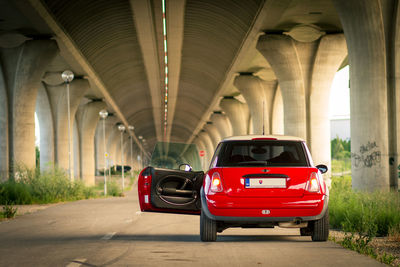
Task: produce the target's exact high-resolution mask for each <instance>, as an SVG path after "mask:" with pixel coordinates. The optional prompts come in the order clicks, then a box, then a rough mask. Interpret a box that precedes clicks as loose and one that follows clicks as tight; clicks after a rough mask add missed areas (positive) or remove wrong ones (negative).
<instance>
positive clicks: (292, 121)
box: [257, 34, 347, 178]
mask: <svg viewBox="0 0 400 267" xmlns="http://www.w3.org/2000/svg"><path fill="white" fill-rule="evenodd" d="M257 49H258V50H259V51H260V52H261V53H262V54H263V55H264V57H265V58H266V59H267V60H268V62H269V63H270V64H271V67H272V68H273V70H274V72H275V74H276V76H277V78H278V81H279V85H280V87H281V90H282V96H283V103H284V122H285V123H284V128H285V130H284V132H285V134H287V135H294V136H298V137H301V138H303V139H305V140H306V141H307V143H308V146H309V147H310V150H311V153H312V155H313V159H314V162H315V163H316V164H320V163H321V164H326V165H328V167H330V124H329V95H330V87H331V84H332V80H333V78H334V75H335V73H336V71H337V69H338V68H339V66H340V65H341V63H342V62H343V60H344V58H345V56H346V54H347V51H346V42H345V39H344V35H343V34H328V35H324V36H322V37H321V38H319V39H318V40H316V41H313V42H299V41H296V40H294V39H292V38H291V37H289V36H286V35H278V34H271V35H269V34H268V35H264V36H261V37H260V39H259V42H258V44H257ZM325 177H326V178H328V177H329V173H328V175H325Z"/></svg>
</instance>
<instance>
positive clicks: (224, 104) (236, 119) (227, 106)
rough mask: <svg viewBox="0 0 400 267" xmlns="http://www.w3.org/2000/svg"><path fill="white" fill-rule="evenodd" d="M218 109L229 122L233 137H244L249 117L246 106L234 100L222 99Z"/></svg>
mask: <svg viewBox="0 0 400 267" xmlns="http://www.w3.org/2000/svg"><path fill="white" fill-rule="evenodd" d="M220 107H221V109H222V110H223V111H224V112H225V114H226V116H227V117H228V118H229V120H230V122H231V125H232V130H233V135H246V134H247V133H248V122H249V115H250V114H249V108H248V106H247V105H246V104H243V103H241V102H240V101H238V100H236V99H235V98H223V99H222V100H221V103H220Z"/></svg>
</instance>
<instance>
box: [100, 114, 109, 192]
mask: <svg viewBox="0 0 400 267" xmlns="http://www.w3.org/2000/svg"><path fill="white" fill-rule="evenodd" d="M99 115H100V118H102V119H103V152H104V195H105V196H106V195H107V174H106V170H107V150H106V118H107V116H108V112H107V110H105V109H102V110H100V112H99Z"/></svg>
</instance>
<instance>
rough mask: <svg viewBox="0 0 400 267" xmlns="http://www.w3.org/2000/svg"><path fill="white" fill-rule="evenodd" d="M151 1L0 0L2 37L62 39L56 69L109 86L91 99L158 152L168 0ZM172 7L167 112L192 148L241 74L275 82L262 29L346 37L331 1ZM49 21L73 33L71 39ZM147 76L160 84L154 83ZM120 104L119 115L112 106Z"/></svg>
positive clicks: (178, 0) (260, 0)
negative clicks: (305, 29) (304, 29)
mask: <svg viewBox="0 0 400 267" xmlns="http://www.w3.org/2000/svg"><path fill="white" fill-rule="evenodd" d="M144 1H145V0H143V2H142V1H141V0H113V1H110V0H80V1H68V0H28V1H26V0H15V1H7V0H0V39H1V35H2V34H4V33H10V32H17V33H19V34H22V35H23V36H25V37H26V38H43V37H46V36H47V37H49V36H50V37H51V36H54V37H55V38H56V40H57V41H58V44H59V47H60V55H59V56H57V57H56V59H55V60H54V61H53V62H52V63H51V64H50V66H49V69H48V72H56V71H61V70H62V69H64V68H66V67H68V66H69V68H71V69H72V70H73V71H74V72H75V73H76V74H77V75H79V76H87V78H88V79H89V81H92V80H93V81H96V79H99V80H101V82H102V84H104V88H105V89H106V91H107V92H108V93H109V96H110V97H111V98H107V95H106V94H104V88H101V86H99V83H98V82H97V83H96V82H93V83H91V84H92V85H93V86H92V87H93V88H92V89H91V91H90V92H89V93H88V96H87V97H99V98H100V97H102V94H103V97H105V98H106V101H108V104H109V108H110V111H111V112H113V111H115V113H116V114H117V116H119V117H120V118H119V119H120V120H121V121H125V120H126V121H127V122H128V123H129V124H132V125H134V126H135V134H136V135H142V136H143V137H144V138H146V140H147V143H148V147H149V149H152V147H153V146H154V144H155V143H156V142H157V141H162V140H160V139H162V138H163V137H162V136H163V135H162V134H160V132H161V131H162V129H160V128H161V127H162V125H163V123H164V108H163V103H164V83H165V75H164V69H165V66H164V51H163V40H164V39H163V30H162V29H163V25H162V2H161V0H149V1H148V2H144ZM143 3H146V4H143ZM166 3H167V26H168V27H169V28H168V30H169V32H168V34H169V35H168V38H171V39H168V45H169V47H168V50H169V51H170V54H169V56H170V58H169V63H170V66H169V70H170V77H169V79H170V84H171V88H170V90H171V91H170V96H171V97H172V98H174V95H175V96H176V101H175V100H174V101H169V106H168V107H169V109H170V110H169V111H168V113H169V114H172V115H171V118H168V121H169V123H170V122H172V123H170V124H169V125H170V126H169V127H170V128H169V129H170V134H171V136H170V137H171V138H170V140H171V141H173V142H191V141H192V140H193V138H194V136H196V135H197V134H198V133H199V132H200V131H201V130H202V128H203V126H204V124H205V123H206V121H207V120H208V118H209V116H210V114H211V113H212V112H213V111H214V110H218V109H219V107H218V103H219V99H220V98H221V97H222V96H224V95H235V96H237V97H238V98H240V96H239V92H238V90H237V89H236V88H235V87H234V86H233V83H232V82H233V80H234V76H235V75H236V74H237V73H238V72H253V73H255V74H256V75H258V76H260V77H261V78H263V79H265V80H274V79H276V77H275V74H274V72H273V71H272V69H271V68H270V66H269V64H268V62H267V61H266V59H265V58H264V57H263V56H262V55H261V54H260V53H259V52H258V51H257V50H256V43H257V40H258V37H259V36H260V34H262V33H263V32H266V33H267V34H268V33H269V32H272V33H284V32H289V31H291V30H292V29H293V27H295V26H298V25H303V24H306V25H313V27H317V28H319V30H321V31H324V32H327V33H330V32H332V33H333V32H341V31H342V26H341V24H340V21H339V17H338V15H337V12H336V10H335V9H334V7H333V5H332V3H331V1H330V0H246V1H244V0H166ZM168 8H170V9H169V10H168ZM43 10H45V11H43ZM46 12H47V13H46ZM135 12H136V14H135ZM140 12H143V13H140ZM143 14H145V15H143ZM168 16H170V17H168ZM49 18H50V19H49ZM51 20H53V21H54V23H55V24H57V25H58V27H59V28H60V29H61V31H62V33H63V34H65V36H66V37H64V39H63V38H61V37H60V36H59V35H60V33H59V32H57V30H55V27H54V25H53V24H54V23H53V24H52V21H51ZM138 27H139V28H138ZM142 27H146V30H143V29H144V28H142ZM171 27H172V28H171ZM174 27H175V28H174ZM147 29H149V30H148V31H147ZM65 38H67V39H68V40H70V41H71V43H72V46H74V49H75V52H77V53H79V54H80V55H82V57H83V58H84V60H85V62H87V64H89V65H90V66H91V67H92V69H93V70H94V75H95V76H96V77H92V76H91V75H93V73H90V72H89V71H88V68H87V67H86V68H85V66H83V64H82V62H81V61H79V60H78V59H76V55H74V54H73V51H72V52H71V49H68V48H69V46H71V43H68V42H66V41H65ZM64 46H65V47H64ZM67 50H68V51H67ZM68 52H69V53H68ZM88 73H89V74H88ZM149 77H153V78H154V77H158V78H157V79H156V81H154V80H151V81H149ZM172 84H174V85H175V87H176V88H174V86H172ZM97 87H98V88H97ZM155 98H157V99H155ZM110 99H111V100H112V101H111V102H110ZM115 107H117V110H113V109H115ZM171 110H172V111H171ZM173 111H174V112H173ZM121 116H122V117H121Z"/></svg>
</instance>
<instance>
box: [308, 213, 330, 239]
mask: <svg viewBox="0 0 400 267" xmlns="http://www.w3.org/2000/svg"><path fill="white" fill-rule="evenodd" d="M328 236H329V211H328V210H326V212H325V215H324V216H323V217H322V218H321V219H319V220H317V221H314V225H313V229H312V234H311V239H312V241H327V240H328Z"/></svg>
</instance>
